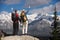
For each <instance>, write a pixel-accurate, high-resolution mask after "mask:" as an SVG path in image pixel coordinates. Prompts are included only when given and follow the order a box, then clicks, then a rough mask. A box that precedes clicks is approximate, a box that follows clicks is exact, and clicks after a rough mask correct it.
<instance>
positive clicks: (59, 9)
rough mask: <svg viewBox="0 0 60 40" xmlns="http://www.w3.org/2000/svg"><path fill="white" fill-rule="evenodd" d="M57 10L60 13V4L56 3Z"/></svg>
mask: <svg viewBox="0 0 60 40" xmlns="http://www.w3.org/2000/svg"><path fill="white" fill-rule="evenodd" d="M56 9H57V11H58V12H60V2H58V3H56Z"/></svg>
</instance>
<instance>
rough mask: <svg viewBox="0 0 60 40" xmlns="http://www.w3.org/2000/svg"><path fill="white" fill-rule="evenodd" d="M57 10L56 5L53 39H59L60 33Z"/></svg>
mask: <svg viewBox="0 0 60 40" xmlns="http://www.w3.org/2000/svg"><path fill="white" fill-rule="evenodd" d="M57 24H58V23H57V11H56V7H55V8H54V27H53V30H52V36H53V37H52V40H58V36H57V35H58V33H59V30H58V27H57Z"/></svg>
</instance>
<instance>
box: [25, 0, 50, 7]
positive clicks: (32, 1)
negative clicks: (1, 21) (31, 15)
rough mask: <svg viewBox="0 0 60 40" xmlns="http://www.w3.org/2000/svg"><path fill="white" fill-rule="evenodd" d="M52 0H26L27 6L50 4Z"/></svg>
mask: <svg viewBox="0 0 60 40" xmlns="http://www.w3.org/2000/svg"><path fill="white" fill-rule="evenodd" d="M50 2H51V0H26V3H25V6H26V7H28V6H29V5H30V6H32V7H33V6H39V5H45V4H49V3H50Z"/></svg>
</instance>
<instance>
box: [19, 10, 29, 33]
mask: <svg viewBox="0 0 60 40" xmlns="http://www.w3.org/2000/svg"><path fill="white" fill-rule="evenodd" d="M20 18H21V23H22V26H23V29H22V34H27V31H28V21H27V16H26V15H25V11H22V12H21V15H20Z"/></svg>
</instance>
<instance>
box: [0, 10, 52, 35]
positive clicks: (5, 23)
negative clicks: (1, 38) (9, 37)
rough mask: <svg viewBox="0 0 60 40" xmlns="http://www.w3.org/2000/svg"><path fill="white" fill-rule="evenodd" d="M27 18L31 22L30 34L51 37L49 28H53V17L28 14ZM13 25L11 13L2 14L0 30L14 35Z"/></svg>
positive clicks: (0, 16)
mask: <svg viewBox="0 0 60 40" xmlns="http://www.w3.org/2000/svg"><path fill="white" fill-rule="evenodd" d="M27 17H28V21H29V30H28V33H29V34H32V35H33V34H34V35H37V33H38V35H41V34H42V35H45V36H46V35H49V31H50V28H49V27H51V24H52V22H53V16H51V15H49V14H45V15H44V14H41V13H31V14H28V15H27ZM12 23H13V22H12V20H11V13H8V12H4V11H3V12H1V13H0V29H3V30H4V31H6V32H7V33H12V29H13V24H12ZM19 28H20V27H19ZM20 29H21V28H20ZM47 30H48V31H47ZM20 31H21V30H20ZM20 31H19V32H20ZM46 32H47V34H46Z"/></svg>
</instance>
